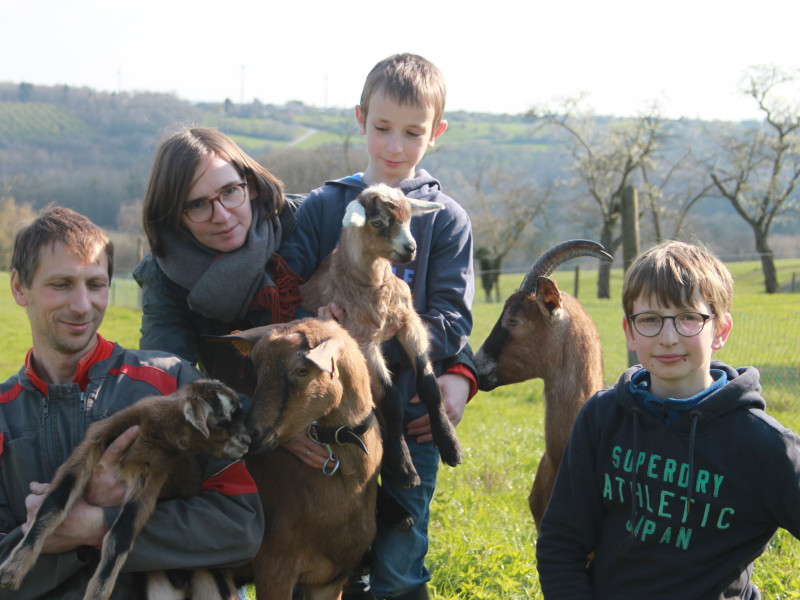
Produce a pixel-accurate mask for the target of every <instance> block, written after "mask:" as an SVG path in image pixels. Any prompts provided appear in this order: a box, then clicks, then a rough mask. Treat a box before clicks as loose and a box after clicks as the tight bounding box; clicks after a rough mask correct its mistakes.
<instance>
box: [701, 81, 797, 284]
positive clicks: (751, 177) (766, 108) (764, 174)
mask: <svg viewBox="0 0 800 600" xmlns="http://www.w3.org/2000/svg"><path fill="white" fill-rule="evenodd" d="M745 81H746V83H745V85H744V87H743V90H742V91H743V92H744V93H745V94H746V95H748V96H750V97H752V98H753V100H755V102H756V103H757V104H758V108H759V110H760V111H761V112H762V114H763V115H764V122H763V123H762V124H761V125H760V126H759V127H752V128H749V129H747V130H745V132H744V133H743V134H742V133H741V128H738V129H737V130H732V132H731V134H730V135H728V136H726V137H725V138H724V139H723V140H722V144H721V145H720V149H719V153H718V155H717V157H715V161H714V162H715V164H712V165H711V167H710V176H711V180H712V182H713V184H714V186H715V187H716V189H717V191H718V192H719V194H720V195H721V196H722V197H723V198H725V199H726V200H728V202H730V204H731V206H733V208H734V210H735V211H736V212H737V213H738V214H739V216H740V217H742V219H744V221H745V222H746V223H747V224H748V225H749V226H750V228H751V229H752V230H753V235H754V236H755V249H756V252H757V253H758V255H759V257H760V258H761V269H762V271H763V273H764V288H765V290H766V292H767V293H768V294H773V293H775V292H777V291H779V289H780V288H779V286H778V275H777V271H776V270H775V257H774V253H773V251H772V248H771V247H770V243H769V235H770V228H771V227H772V225H773V224H774V223H775V222H776V221H777V220H778V219H779V218H781V217H782V216H784V215H787V214H788V213H789V212H792V211H796V210H797V206H798V198H797V194H796V192H795V186H796V184H797V180H798V178H800V135H799V134H798V131H800V105H798V104H794V105H792V104H790V103H789V102H788V101H787V100H786V99H785V97H782V96H781V95H780V93H779V92H780V91H782V90H784V89H785V88H788V87H789V86H790V85H791V84H794V83H797V81H798V78H797V74H796V72H786V71H783V70H781V69H779V68H778V67H774V66H759V67H753V68H752V69H751V70H750V71H749V72H748V73H746V75H745Z"/></svg>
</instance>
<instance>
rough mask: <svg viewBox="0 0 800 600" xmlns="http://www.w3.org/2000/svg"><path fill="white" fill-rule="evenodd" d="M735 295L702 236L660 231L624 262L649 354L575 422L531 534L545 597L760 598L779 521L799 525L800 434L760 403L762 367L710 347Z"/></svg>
mask: <svg viewBox="0 0 800 600" xmlns="http://www.w3.org/2000/svg"><path fill="white" fill-rule="evenodd" d="M732 300H733V280H732V278H731V276H730V273H729V272H728V270H727V269H726V268H725V266H724V265H723V264H722V262H721V261H720V260H719V259H718V258H717V257H716V256H714V255H713V254H712V253H711V252H709V251H708V250H707V249H705V248H703V247H699V246H696V245H691V244H685V243H682V242H676V241H670V242H665V243H663V244H660V245H658V246H655V247H654V248H651V249H650V250H648V251H647V252H645V253H643V254H642V255H640V256H639V257H638V258H637V259H636V261H635V262H634V263H633V264H632V265H631V267H630V268H629V269H628V272H627V274H626V276H625V282H624V284H623V292H622V303H623V308H624V310H625V317H624V319H623V329H624V330H625V336H626V339H627V343H628V348H629V349H630V350H632V351H634V352H636V355H637V357H638V359H639V362H640V363H641V364H640V365H637V366H634V367H632V368H630V369H628V370H627V371H626V372H625V373H624V374H623V375H622V377H621V378H620V380H619V382H618V383H617V385H616V386H615V387H614V388H613V389H609V390H604V391H601V392H598V393H597V394H595V395H594V396H593V397H592V398H590V399H589V400H588V401H587V403H586V405H585V406H584V408H583V409H582V411H581V413H580V414H579V415H578V418H577V420H576V422H575V425H574V427H573V430H572V433H571V435H570V440H569V443H568V444H567V448H566V450H565V452H564V457H563V459H562V461H561V467H560V468H559V472H558V478H557V479H556V485H555V489H554V490H553V495H552V497H551V498H550V503H549V504H548V508H547V511H546V512H545V515H544V518H543V520H542V530H541V533H540V535H539V539H538V541H537V544H536V558H537V562H538V564H537V568H538V570H539V577H540V582H541V586H542V591H543V593H544V596H545V598H547V599H548V600H549V599H558V598H569V599H570V600H573V599H579V598H587V599H588V598H647V599H648V600H656V599H660V598H663V599H670V600H672V599H674V598H742V599H748V600H753V599H757V598H760V597H761V595H760V593H759V591H758V589H757V588H756V587H755V586H754V585H753V583H752V570H753V561H754V560H755V559H756V558H757V557H758V556H759V555H761V554H762V553H763V552H764V549H765V547H766V545H767V544H768V542H769V540H770V538H772V536H773V535H774V534H775V532H776V530H777V529H778V527H783V528H785V529H787V530H788V531H790V532H791V533H792V535H794V536H795V537H800V437H798V436H797V435H796V434H795V433H794V432H792V431H791V430H789V429H787V428H785V427H783V426H781V424H780V423H778V422H777V421H775V420H774V419H773V418H771V417H769V416H768V415H767V414H766V413H765V412H764V408H765V402H764V399H763V398H762V397H761V386H760V384H759V373H758V371H757V370H756V369H755V368H753V367H742V368H739V369H734V368H731V367H729V366H728V365H725V364H723V363H721V362H718V361H714V360H712V353H713V352H714V351H715V350H719V349H720V348H722V346H723V344H724V343H725V341H726V339H727V338H728V334H729V333H730V331H731V326H732V320H731V315H730V309H731V302H732ZM591 553H594V557H593V559H592V560H591V562H589V563H588V566H587V560H586V558H587V556H588V555H590V554H591Z"/></svg>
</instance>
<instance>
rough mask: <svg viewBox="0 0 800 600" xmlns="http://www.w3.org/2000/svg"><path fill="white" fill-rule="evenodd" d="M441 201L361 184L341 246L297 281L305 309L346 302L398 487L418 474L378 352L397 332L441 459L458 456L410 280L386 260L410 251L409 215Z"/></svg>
mask: <svg viewBox="0 0 800 600" xmlns="http://www.w3.org/2000/svg"><path fill="white" fill-rule="evenodd" d="M441 208H443V205H442V204H439V203H435V202H424V201H419V200H413V199H410V198H407V197H406V196H405V195H404V194H403V193H402V192H401V191H400V190H398V189H395V188H391V187H389V186H387V185H384V184H378V185H375V186H371V187H369V188H367V189H366V190H364V191H363V192H361V194H359V196H358V197H357V198H356V199H355V200H353V201H352V202H350V204H349V205H348V206H347V212H346V213H345V216H344V219H343V221H342V232H341V237H340V240H339V245H338V246H337V247H336V248H335V249H334V250H333V252H331V254H330V255H329V256H328V257H327V258H326V259H325V260H324V261H323V263H322V265H320V267H319V268H318V269H317V270H316V271H315V272H314V274H313V275H312V276H311V278H310V279H309V280H308V282H307V283H305V284H303V285H301V286H300V297H301V307H302V308H303V309H305V310H308V311H310V312H312V313H313V314H316V312H317V310H318V309H319V307H321V306H327V305H328V304H330V303H331V302H335V303H336V304H338V305H339V306H340V307H342V308H344V309H345V314H344V316H343V317H342V318H341V323H342V325H343V326H344V328H345V329H347V331H349V332H350V334H351V335H352V336H353V337H354V338H355V339H356V341H357V342H358V343H359V345H360V347H361V351H362V352H363V353H364V356H365V357H366V359H367V364H368V366H369V368H370V375H371V380H372V393H373V397H374V398H375V402H376V404H377V405H378V407H379V409H380V414H381V418H382V424H383V427H384V451H385V461H386V463H387V464H388V465H389V470H388V476H390V477H392V478H393V479H394V480H395V481H396V482H397V483H398V484H399V485H401V486H404V487H414V486H416V485H418V484H419V475H418V474H417V472H416V469H415V468H414V464H413V463H412V462H411V455H410V453H409V450H408V445H407V443H406V440H405V436H404V432H403V410H404V408H403V398H402V397H401V395H400V393H399V390H398V389H397V388H396V387H395V386H394V385H393V383H392V374H391V373H390V372H389V368H388V367H387V365H386V361H385V359H384V357H383V354H382V353H381V344H382V343H383V342H384V341H386V340H388V339H391V338H392V337H396V338H397V340H398V341H399V342H400V345H401V346H402V347H403V349H404V351H405V353H406V354H407V356H408V358H409V360H410V362H411V365H412V366H413V368H414V369H415V372H416V388H417V390H416V391H417V395H418V396H419V398H420V400H422V402H423V404H424V405H425V407H426V408H427V410H428V413H429V415H430V419H431V430H432V434H433V440H434V442H435V443H436V445H437V446H438V448H439V452H440V454H441V457H442V460H443V461H444V462H445V463H446V464H448V465H450V466H455V465H457V464H459V463H460V462H461V459H462V456H463V452H462V450H461V447H460V445H459V443H458V439H457V437H456V432H455V428H454V427H453V425H452V424H451V423H450V421H449V420H448V418H447V414H446V412H445V409H444V406H443V405H442V397H441V391H440V390H439V384H438V383H437V381H436V375H435V374H434V371H433V367H432V366H431V363H430V360H429V359H428V347H429V339H428V331H427V329H426V327H425V324H424V323H423V321H422V319H421V318H420V316H419V315H418V314H417V312H416V311H415V310H414V305H413V301H412V297H411V291H410V289H409V287H408V284H406V283H405V282H404V281H401V280H400V279H398V278H397V277H396V276H395V275H394V274H393V273H392V266H391V262H394V263H398V264H407V263H409V262H411V261H413V260H414V258H415V257H416V251H417V244H416V242H415V241H414V238H413V236H412V235H411V229H410V221H411V217H412V216H414V215H421V214H425V213H429V212H433V211H436V210H440V209H441ZM390 261H391V262H390Z"/></svg>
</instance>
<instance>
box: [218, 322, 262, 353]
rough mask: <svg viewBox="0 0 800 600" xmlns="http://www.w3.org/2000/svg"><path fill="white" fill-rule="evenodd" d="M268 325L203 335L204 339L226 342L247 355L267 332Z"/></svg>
mask: <svg viewBox="0 0 800 600" xmlns="http://www.w3.org/2000/svg"><path fill="white" fill-rule="evenodd" d="M270 327H271V326H270V325H265V326H264V327H253V328H252V329H245V330H244V331H238V330H237V331H232V332H231V333H230V335H203V338H204V339H206V338H207V339H209V340H211V341H212V342H215V341H216V342H228V343H229V344H231V345H232V346H233V347H234V348H236V349H237V350H238V351H239V353H240V354H241V355H242V356H249V355H250V352H252V351H253V346H255V345H256V344H257V343H258V341H259V340H260V339H261V338H262V337H264V336H265V335H266V334H267V331H268V329H269V328H270Z"/></svg>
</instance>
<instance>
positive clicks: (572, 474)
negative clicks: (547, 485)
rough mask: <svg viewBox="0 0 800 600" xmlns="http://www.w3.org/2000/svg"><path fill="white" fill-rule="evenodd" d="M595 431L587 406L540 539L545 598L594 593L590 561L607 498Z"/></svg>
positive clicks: (563, 462) (538, 557) (539, 562)
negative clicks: (601, 489)
mask: <svg viewBox="0 0 800 600" xmlns="http://www.w3.org/2000/svg"><path fill="white" fill-rule="evenodd" d="M590 430H591V428H590V427H589V419H588V418H587V411H586V410H585V407H584V410H582V411H581V412H580V413H579V415H578V418H577V420H576V421H575V425H574V427H573V429H572V433H571V434H570V437H569V441H568V442H567V446H566V448H565V450H564V455H563V457H562V458H561V465H560V467H559V469H558V476H557V477H556V483H555V487H554V489H553V494H552V495H551V497H550V502H549V503H548V505H547V510H546V511H545V514H544V518H543V519H542V524H541V531H540V532H539V537H538V539H537V540H536V568H537V570H538V571H539V583H540V584H541V586H542V593H543V594H544V596H545V598H571V599H572V598H574V599H576V600H577V599H581V598H583V599H587V600H590V599H591V598H592V589H591V585H590V581H589V570H588V568H587V566H586V561H587V557H588V555H589V554H590V553H591V552H593V551H594V548H595V545H596V544H595V539H594V532H595V531H597V524H596V523H595V516H596V515H598V514H599V512H600V508H601V504H602V499H601V498H599V497H598V493H597V489H596V487H595V482H596V477H595V473H594V465H595V459H594V452H593V450H592V447H591V442H590V440H592V439H593V436H592V435H591V431H590Z"/></svg>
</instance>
